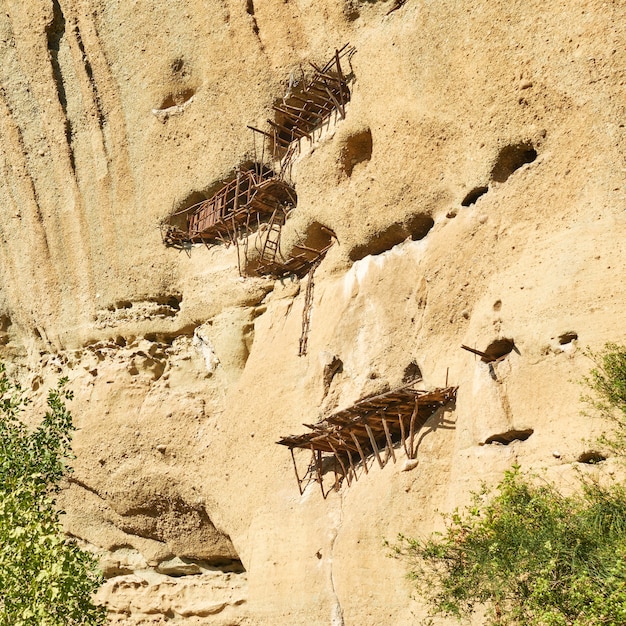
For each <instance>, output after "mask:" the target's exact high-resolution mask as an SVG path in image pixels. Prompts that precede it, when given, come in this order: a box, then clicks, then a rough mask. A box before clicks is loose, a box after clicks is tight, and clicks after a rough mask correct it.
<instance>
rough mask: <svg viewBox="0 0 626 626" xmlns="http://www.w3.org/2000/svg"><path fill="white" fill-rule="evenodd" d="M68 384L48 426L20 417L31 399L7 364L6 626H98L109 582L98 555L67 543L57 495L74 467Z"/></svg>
mask: <svg viewBox="0 0 626 626" xmlns="http://www.w3.org/2000/svg"><path fill="white" fill-rule="evenodd" d="M66 383H67V380H66V379H63V380H61V381H60V383H59V385H58V387H57V388H56V389H53V390H51V391H50V392H49V394H48V411H47V412H46V414H45V416H44V418H43V420H42V422H41V424H40V425H39V426H38V427H37V428H35V429H34V430H31V429H29V428H28V427H27V426H26V425H25V424H24V423H23V422H22V421H21V420H20V415H21V414H22V413H23V411H24V410H25V409H26V407H27V406H28V405H29V403H30V400H29V399H28V397H27V395H26V393H25V392H24V391H23V390H22V389H21V387H20V386H19V384H18V383H16V382H14V381H12V380H11V379H9V377H8V376H7V374H6V371H5V368H4V366H3V365H2V364H0V546H1V549H0V626H78V625H88V626H95V625H100V624H103V623H104V621H105V611H104V608H103V607H97V606H95V605H94V604H93V603H92V601H91V596H92V594H93V593H94V592H95V591H96V590H97V589H98V587H99V586H100V584H101V576H100V574H99V573H98V569H97V562H96V559H95V557H94V556H93V555H91V554H89V553H87V552H84V551H82V550H81V549H80V548H79V547H78V546H77V545H76V544H75V543H73V542H72V541H70V540H67V539H66V538H65V537H64V535H63V531H62V528H61V524H60V522H59V511H58V510H57V508H56V506H55V495H56V494H57V493H58V491H59V485H60V481H61V479H62V477H63V474H64V473H65V472H67V471H69V469H68V468H67V467H66V464H65V462H66V460H67V459H68V458H69V456H70V441H71V433H72V431H73V426H72V418H71V414H70V413H69V411H68V410H67V408H66V406H65V400H69V399H71V397H72V394H71V392H70V391H68V390H67V389H66V388H65V385H66Z"/></svg>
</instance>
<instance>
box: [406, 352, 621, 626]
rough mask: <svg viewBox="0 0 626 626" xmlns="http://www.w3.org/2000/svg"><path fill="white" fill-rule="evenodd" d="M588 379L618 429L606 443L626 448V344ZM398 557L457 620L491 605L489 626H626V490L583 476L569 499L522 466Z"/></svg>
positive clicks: (592, 400) (437, 609) (436, 609)
mask: <svg viewBox="0 0 626 626" xmlns="http://www.w3.org/2000/svg"><path fill="white" fill-rule="evenodd" d="M587 354H588V356H590V357H591V358H592V359H593V360H594V362H595V365H596V366H595V368H594V369H593V370H592V371H591V372H590V375H589V376H588V377H587V378H585V379H584V382H585V384H586V385H587V386H588V387H589V388H590V390H591V392H592V393H591V395H590V396H588V397H587V398H585V399H586V400H587V402H588V403H589V404H590V405H591V406H592V407H593V409H594V410H595V411H597V412H599V413H600V415H601V416H602V417H604V418H607V419H610V420H611V422H612V424H613V425H614V427H615V428H614V431H613V433H612V434H611V435H608V436H605V437H604V438H603V443H604V444H606V445H608V446H609V447H611V448H612V449H613V451H614V452H616V453H617V454H620V455H621V456H624V451H625V450H626V348H625V347H623V346H618V345H616V344H607V345H606V346H605V347H604V349H603V350H601V351H600V352H597V353H594V352H588V353H587ZM395 551H396V553H397V554H399V555H401V556H403V557H404V558H406V559H408V560H409V562H410V564H411V570H412V572H411V576H412V577H413V578H414V580H415V583H416V585H417V588H418V590H419V591H420V592H421V594H422V595H423V596H424V597H426V598H427V599H428V600H429V602H430V606H431V607H432V609H433V613H436V614H444V615H452V616H456V617H457V618H461V617H464V616H468V615H470V614H471V613H472V612H473V611H474V610H475V609H476V608H478V607H479V606H481V607H486V608H487V611H488V620H489V622H488V623H489V624H492V625H503V624H511V625H520V626H521V625H524V626H618V625H621V624H626V490H625V488H624V486H623V485H621V484H612V485H610V486H608V487H605V486H602V485H600V484H598V483H596V482H592V481H590V480H584V479H583V480H581V483H580V489H579V491H578V492H577V493H576V494H574V495H571V496H567V497H566V496H563V495H562V494H560V493H559V491H558V490H557V489H556V488H555V487H554V486H553V485H550V484H548V483H545V482H539V481H538V480H537V478H536V477H534V478H529V477H525V476H523V475H522V474H521V473H520V471H519V467H514V468H513V469H512V470H511V471H509V472H506V473H505V477H504V479H503V481H502V482H501V483H500V484H499V485H498V486H497V488H496V490H495V492H492V491H488V490H487V489H486V488H483V490H482V491H481V492H480V493H478V494H475V495H474V499H473V504H472V506H471V507H469V508H468V509H466V510H465V511H462V512H459V511H458V510H457V511H455V512H454V513H453V514H452V515H450V516H449V517H448V518H447V519H446V530H445V532H443V533H438V534H436V535H434V536H433V537H431V538H429V539H427V540H424V541H419V540H415V539H410V538H406V537H401V538H400V542H399V544H398V545H397V546H396V547H395Z"/></svg>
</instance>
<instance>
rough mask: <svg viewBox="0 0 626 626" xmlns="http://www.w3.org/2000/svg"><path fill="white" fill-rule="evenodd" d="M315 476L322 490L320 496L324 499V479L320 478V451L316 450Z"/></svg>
mask: <svg viewBox="0 0 626 626" xmlns="http://www.w3.org/2000/svg"><path fill="white" fill-rule="evenodd" d="M316 461H317V477H318V479H319V481H320V489H321V490H322V498H324V500H326V494H325V493H324V480H323V478H322V451H321V450H318V451H317V460H316Z"/></svg>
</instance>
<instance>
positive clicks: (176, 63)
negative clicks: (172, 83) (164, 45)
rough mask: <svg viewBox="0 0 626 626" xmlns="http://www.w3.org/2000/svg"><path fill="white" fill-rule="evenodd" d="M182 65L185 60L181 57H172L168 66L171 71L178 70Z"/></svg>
mask: <svg viewBox="0 0 626 626" xmlns="http://www.w3.org/2000/svg"><path fill="white" fill-rule="evenodd" d="M183 65H185V62H184V61H183V60H182V59H174V60H173V61H172V64H171V65H170V67H171V68H172V72H180V70H182V69H183Z"/></svg>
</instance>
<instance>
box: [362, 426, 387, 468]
mask: <svg viewBox="0 0 626 626" xmlns="http://www.w3.org/2000/svg"><path fill="white" fill-rule="evenodd" d="M365 430H366V431H367V435H368V437H369V438H370V443H371V444H372V449H373V450H374V454H375V455H376V460H377V461H378V465H380V467H381V468H382V467H385V465H384V463H383V461H382V459H381V458H380V452H379V451H378V446H377V445H376V439H374V433H373V432H372V428H371V427H370V425H369V424H368V423H367V422H365Z"/></svg>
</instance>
